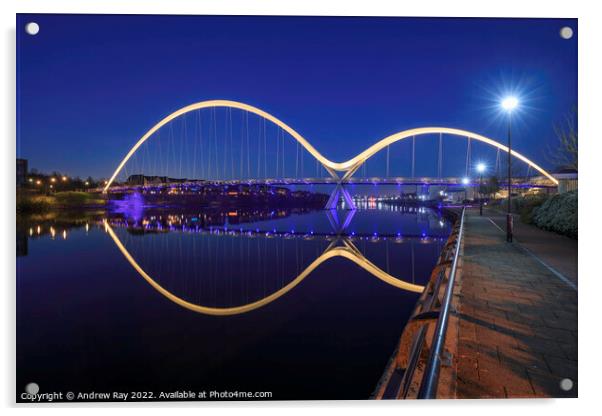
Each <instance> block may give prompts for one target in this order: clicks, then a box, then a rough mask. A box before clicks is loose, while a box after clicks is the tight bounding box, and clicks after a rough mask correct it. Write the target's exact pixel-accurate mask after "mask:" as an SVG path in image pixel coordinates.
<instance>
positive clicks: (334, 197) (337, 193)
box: [324, 182, 357, 210]
mask: <svg viewBox="0 0 602 416" xmlns="http://www.w3.org/2000/svg"><path fill="white" fill-rule="evenodd" d="M341 196H342V197H343V199H344V200H345V204H346V206H347V209H352V210H355V209H357V207H356V206H355V202H353V198H351V195H349V191H347V189H345V187H344V185H343V183H342V182H339V183H337V185H336V187H335V188H334V190H333V191H332V193H331V194H330V198H328V202H326V206H325V207H324V209H337V205H338V204H339V200H340V199H341Z"/></svg>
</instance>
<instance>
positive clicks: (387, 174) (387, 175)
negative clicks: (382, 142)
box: [385, 146, 391, 178]
mask: <svg viewBox="0 0 602 416" xmlns="http://www.w3.org/2000/svg"><path fill="white" fill-rule="evenodd" d="M390 147H391V146H387V173H386V175H385V176H386V177H387V178H388V177H389V148H390Z"/></svg>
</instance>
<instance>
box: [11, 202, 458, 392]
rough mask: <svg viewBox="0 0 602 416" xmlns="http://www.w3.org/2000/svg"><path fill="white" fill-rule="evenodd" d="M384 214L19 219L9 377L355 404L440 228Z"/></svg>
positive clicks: (427, 263)
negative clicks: (20, 246)
mask: <svg viewBox="0 0 602 416" xmlns="http://www.w3.org/2000/svg"><path fill="white" fill-rule="evenodd" d="M389 208H390V210H389V211H385V210H384V209H383V210H357V211H344V210H340V211H338V212H337V211H295V210H291V211H286V210H283V211H280V212H278V211H274V212H272V211H269V212H265V211H251V212H246V211H241V210H238V211H236V210H233V211H201V212H179V211H173V210H169V209H164V210H152V209H146V210H143V211H142V212H136V215H134V216H131V215H128V214H125V213H120V212H117V213H115V212H114V213H104V214H102V215H101V216H99V217H95V218H89V219H86V220H85V222H82V221H80V220H77V221H76V224H77V225H76V227H75V228H71V229H69V226H68V223H67V222H66V221H59V220H57V219H49V220H46V221H44V222H39V223H36V222H32V223H30V224H26V225H25V224H23V225H24V226H23V227H22V229H23V231H24V234H25V236H24V237H25V238H26V239H28V240H29V242H28V245H29V252H28V253H27V255H25V256H22V257H19V258H18V267H19V269H20V271H21V275H20V276H21V277H20V281H19V296H20V299H21V301H22V302H20V305H21V306H20V310H19V318H20V319H21V320H22V322H29V324H28V325H29V326H28V327H20V331H19V336H18V346H19V351H22V353H21V355H20V356H19V357H18V360H19V368H21V371H20V373H19V375H18V378H19V381H25V380H29V379H32V377H34V376H37V380H40V383H42V382H43V383H44V385H46V386H52V388H56V389H63V390H66V389H68V388H69V387H70V386H71V385H72V383H76V384H79V385H85V386H87V387H88V388H89V389H94V390H98V391H100V390H103V389H107V388H109V387H113V388H120V389H124V390H128V389H130V390H132V389H141V388H142V389H144V390H166V391H168V390H170V389H174V388H190V389H198V390H203V389H206V388H208V386H209V387H210V388H215V389H232V388H235V389H239V390H244V391H255V390H265V391H273V393H274V398H275V399H308V398H309V399H320V398H323V399H324V398H328V399H333V398H337V399H353V398H356V399H357V398H367V397H369V396H370V394H371V393H372V392H373V389H374V388H375V386H376V383H377V382H378V380H379V378H380V376H381V374H382V371H383V369H384V368H385V366H386V363H387V360H388V359H389V357H390V354H391V351H392V350H393V348H394V346H395V345H396V343H397V342H398V340H399V336H400V334H401V331H402V329H403V326H404V325H405V322H406V320H407V319H408V317H409V314H410V313H411V311H412V309H413V306H414V304H415V302H416V299H417V298H418V296H419V294H418V292H419V291H420V290H421V288H422V286H423V285H424V284H425V283H426V281H427V280H428V277H429V275H430V272H431V270H432V267H433V265H434V264H435V262H436V260H437V256H438V254H439V252H440V250H441V247H442V246H443V245H444V243H445V240H446V237H447V234H448V233H449V225H450V224H449V223H448V222H447V221H446V219H445V218H444V217H442V216H441V215H440V213H438V212H437V211H432V210H429V209H425V208H423V209H419V208H416V209H414V208H412V209H409V208H403V209H402V208H400V207H393V206H392V207H389ZM38 226H39V227H38ZM51 227H52V228H51ZM49 230H50V231H49ZM92 248H93V249H92ZM43 253H49V255H45V254H43ZM57 264H69V267H57V266H56V265H57ZM66 293H68V294H69V296H67V298H65V294H66ZM56 299H63V302H61V303H58V302H56ZM65 299H67V300H65ZM49 300H51V301H49ZM192 311H194V312H198V313H194V312H192ZM35 316H44V317H45V319H44V320H43V321H40V320H39V319H35V318H34V317H35ZM73 329H77V331H75V330H73ZM40 334H42V335H43V337H42V338H40V337H39V335H40ZM44 334H48V336H49V337H48V338H47V337H46V335H44ZM50 334H55V335H53V336H52V337H51V336H50ZM56 336H59V337H60V339H61V343H60V345H59V344H56V343H52V342H50V340H51V339H54V338H53V337H56ZM40 348H43V349H44V351H45V354H44V355H40V354H39V353H38V352H37V351H39V349H40ZM82 351H84V352H85V354H84V355H81V354H82ZM78 354H80V355H78ZM49 356H51V357H53V360H46V359H45V357H49ZM74 356H81V357H84V356H85V365H83V366H82V361H81V359H78V360H75V361H74V360H73V357H74ZM82 359H83V358H82ZM58 368H60V371H57V369H58ZM65 374H68V376H65ZM157 374H161V376H160V377H159V376H157ZM115 383H117V384H118V385H117V386H116V385H115Z"/></svg>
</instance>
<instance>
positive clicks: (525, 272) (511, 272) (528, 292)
mask: <svg viewBox="0 0 602 416" xmlns="http://www.w3.org/2000/svg"><path fill="white" fill-rule="evenodd" d="M458 283H459V285H458V287H457V288H456V290H455V293H456V299H455V301H454V303H455V304H456V305H457V308H458V311H457V312H458V313H457V314H456V318H457V322H458V326H457V338H458V341H457V342H458V343H457V354H456V357H455V358H456V359H455V363H454V364H455V371H456V386H455V392H456V393H455V394H456V397H457V398H486V397H492V398H493V397H495V398H502V397H576V396H577V292H576V291H575V290H574V289H572V288H571V287H569V286H568V285H567V284H566V283H564V282H562V281H561V280H560V279H559V278H558V277H556V276H555V275H554V274H552V273H551V272H550V271H549V270H548V269H546V268H545V267H544V266H543V265H541V263H539V262H538V261H537V260H536V259H534V258H533V257H532V256H531V255H530V254H528V253H527V252H526V251H524V250H521V249H520V247H517V246H515V245H513V244H508V243H506V242H505V234H504V233H502V232H501V231H500V230H499V229H498V228H497V227H495V226H494V225H493V224H492V223H491V222H490V221H489V219H488V218H487V217H479V215H478V212H476V213H475V212H474V211H472V212H468V211H467V217H466V229H465V238H464V247H463V257H462V264H461V279H460V281H459V282H458ZM565 378H569V379H571V380H572V381H573V382H574V387H573V388H572V389H571V390H570V391H564V390H562V389H561V388H560V382H561V380H563V379H565Z"/></svg>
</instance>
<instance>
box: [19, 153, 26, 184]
mask: <svg viewBox="0 0 602 416" xmlns="http://www.w3.org/2000/svg"><path fill="white" fill-rule="evenodd" d="M25 182H27V159H17V186H22V185H25Z"/></svg>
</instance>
